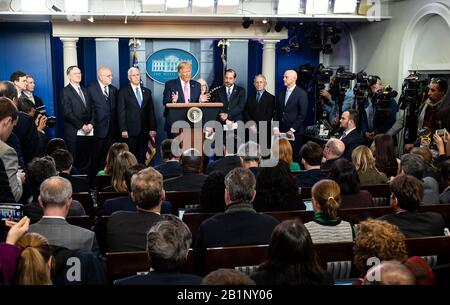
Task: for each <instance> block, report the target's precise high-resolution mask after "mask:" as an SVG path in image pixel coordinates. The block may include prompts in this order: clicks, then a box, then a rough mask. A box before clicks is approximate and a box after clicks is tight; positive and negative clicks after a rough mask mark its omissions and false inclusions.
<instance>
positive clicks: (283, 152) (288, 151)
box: [271, 139, 300, 172]
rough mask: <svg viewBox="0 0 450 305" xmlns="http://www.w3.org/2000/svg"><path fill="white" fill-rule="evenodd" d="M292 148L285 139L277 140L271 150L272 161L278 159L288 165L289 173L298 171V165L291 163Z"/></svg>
mask: <svg viewBox="0 0 450 305" xmlns="http://www.w3.org/2000/svg"><path fill="white" fill-rule="evenodd" d="M292 156H293V155H292V146H291V143H289V141H288V140H287V139H277V140H276V141H275V142H274V143H273V145H272V149H271V157H272V159H278V160H282V161H284V162H286V163H287V164H288V165H289V169H290V171H291V172H298V171H300V165H299V164H298V163H297V162H294V161H293V157H292Z"/></svg>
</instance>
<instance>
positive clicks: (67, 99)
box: [61, 84, 95, 142]
mask: <svg viewBox="0 0 450 305" xmlns="http://www.w3.org/2000/svg"><path fill="white" fill-rule="evenodd" d="M81 91H83V95H84V99H85V100H86V105H84V103H83V100H82V99H81V97H80V96H79V95H78V92H77V91H76V90H75V89H74V88H73V86H72V85H71V84H68V85H67V86H65V87H64V89H63V90H62V92H61V109H62V113H63V115H64V137H65V140H66V141H72V142H74V141H76V139H77V131H78V130H79V129H81V128H82V127H83V125H85V124H92V125H93V126H94V128H95V125H94V108H93V107H92V102H91V98H90V95H89V92H88V90H87V89H86V88H84V87H81Z"/></svg>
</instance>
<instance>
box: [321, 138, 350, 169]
mask: <svg viewBox="0 0 450 305" xmlns="http://www.w3.org/2000/svg"><path fill="white" fill-rule="evenodd" d="M344 151H345V144H344V142H342V141H341V140H339V139H336V138H331V139H329V140H328V142H327V144H325V147H324V148H323V160H322V165H320V169H325V170H329V169H331V166H332V165H333V163H334V161H336V160H337V159H339V158H340V157H341V156H342V155H343V154H344Z"/></svg>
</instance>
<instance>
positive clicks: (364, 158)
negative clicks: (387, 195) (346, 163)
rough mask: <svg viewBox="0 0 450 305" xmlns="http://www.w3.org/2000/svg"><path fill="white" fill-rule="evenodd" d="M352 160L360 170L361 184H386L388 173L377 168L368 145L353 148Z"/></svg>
mask: <svg viewBox="0 0 450 305" xmlns="http://www.w3.org/2000/svg"><path fill="white" fill-rule="evenodd" d="M352 162H353V165H355V168H356V171H357V172H358V176H359V180H360V182H361V185H372V184H386V183H387V182H388V179H387V176H386V174H385V173H382V172H380V171H379V170H378V169H377V168H376V166H375V158H374V157H373V155H372V152H371V151H370V149H369V148H368V147H367V146H364V145H361V146H358V147H356V148H355V149H354V150H353V152H352Z"/></svg>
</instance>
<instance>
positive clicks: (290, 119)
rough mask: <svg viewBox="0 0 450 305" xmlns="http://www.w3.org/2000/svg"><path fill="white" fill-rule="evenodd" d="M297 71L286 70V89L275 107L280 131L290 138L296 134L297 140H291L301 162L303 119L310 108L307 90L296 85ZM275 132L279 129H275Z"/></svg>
mask: <svg viewBox="0 0 450 305" xmlns="http://www.w3.org/2000/svg"><path fill="white" fill-rule="evenodd" d="M296 81H297V72H295V71H294V70H287V71H286V72H284V76H283V82H284V85H285V86H286V89H285V90H283V91H281V92H280V94H279V95H278V97H277V105H276V108H275V120H278V122H279V124H280V128H279V132H282V133H284V132H285V133H286V135H287V136H288V137H289V138H292V137H293V136H295V141H290V143H291V145H292V151H293V159H294V161H295V162H300V155H299V151H300V143H301V142H300V141H301V136H303V133H304V126H303V121H304V120H305V117H306V111H307V109H308V95H307V93H306V91H305V90H303V89H301V88H300V87H298V86H297V85H296ZM274 132H275V134H276V133H277V131H274Z"/></svg>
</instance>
